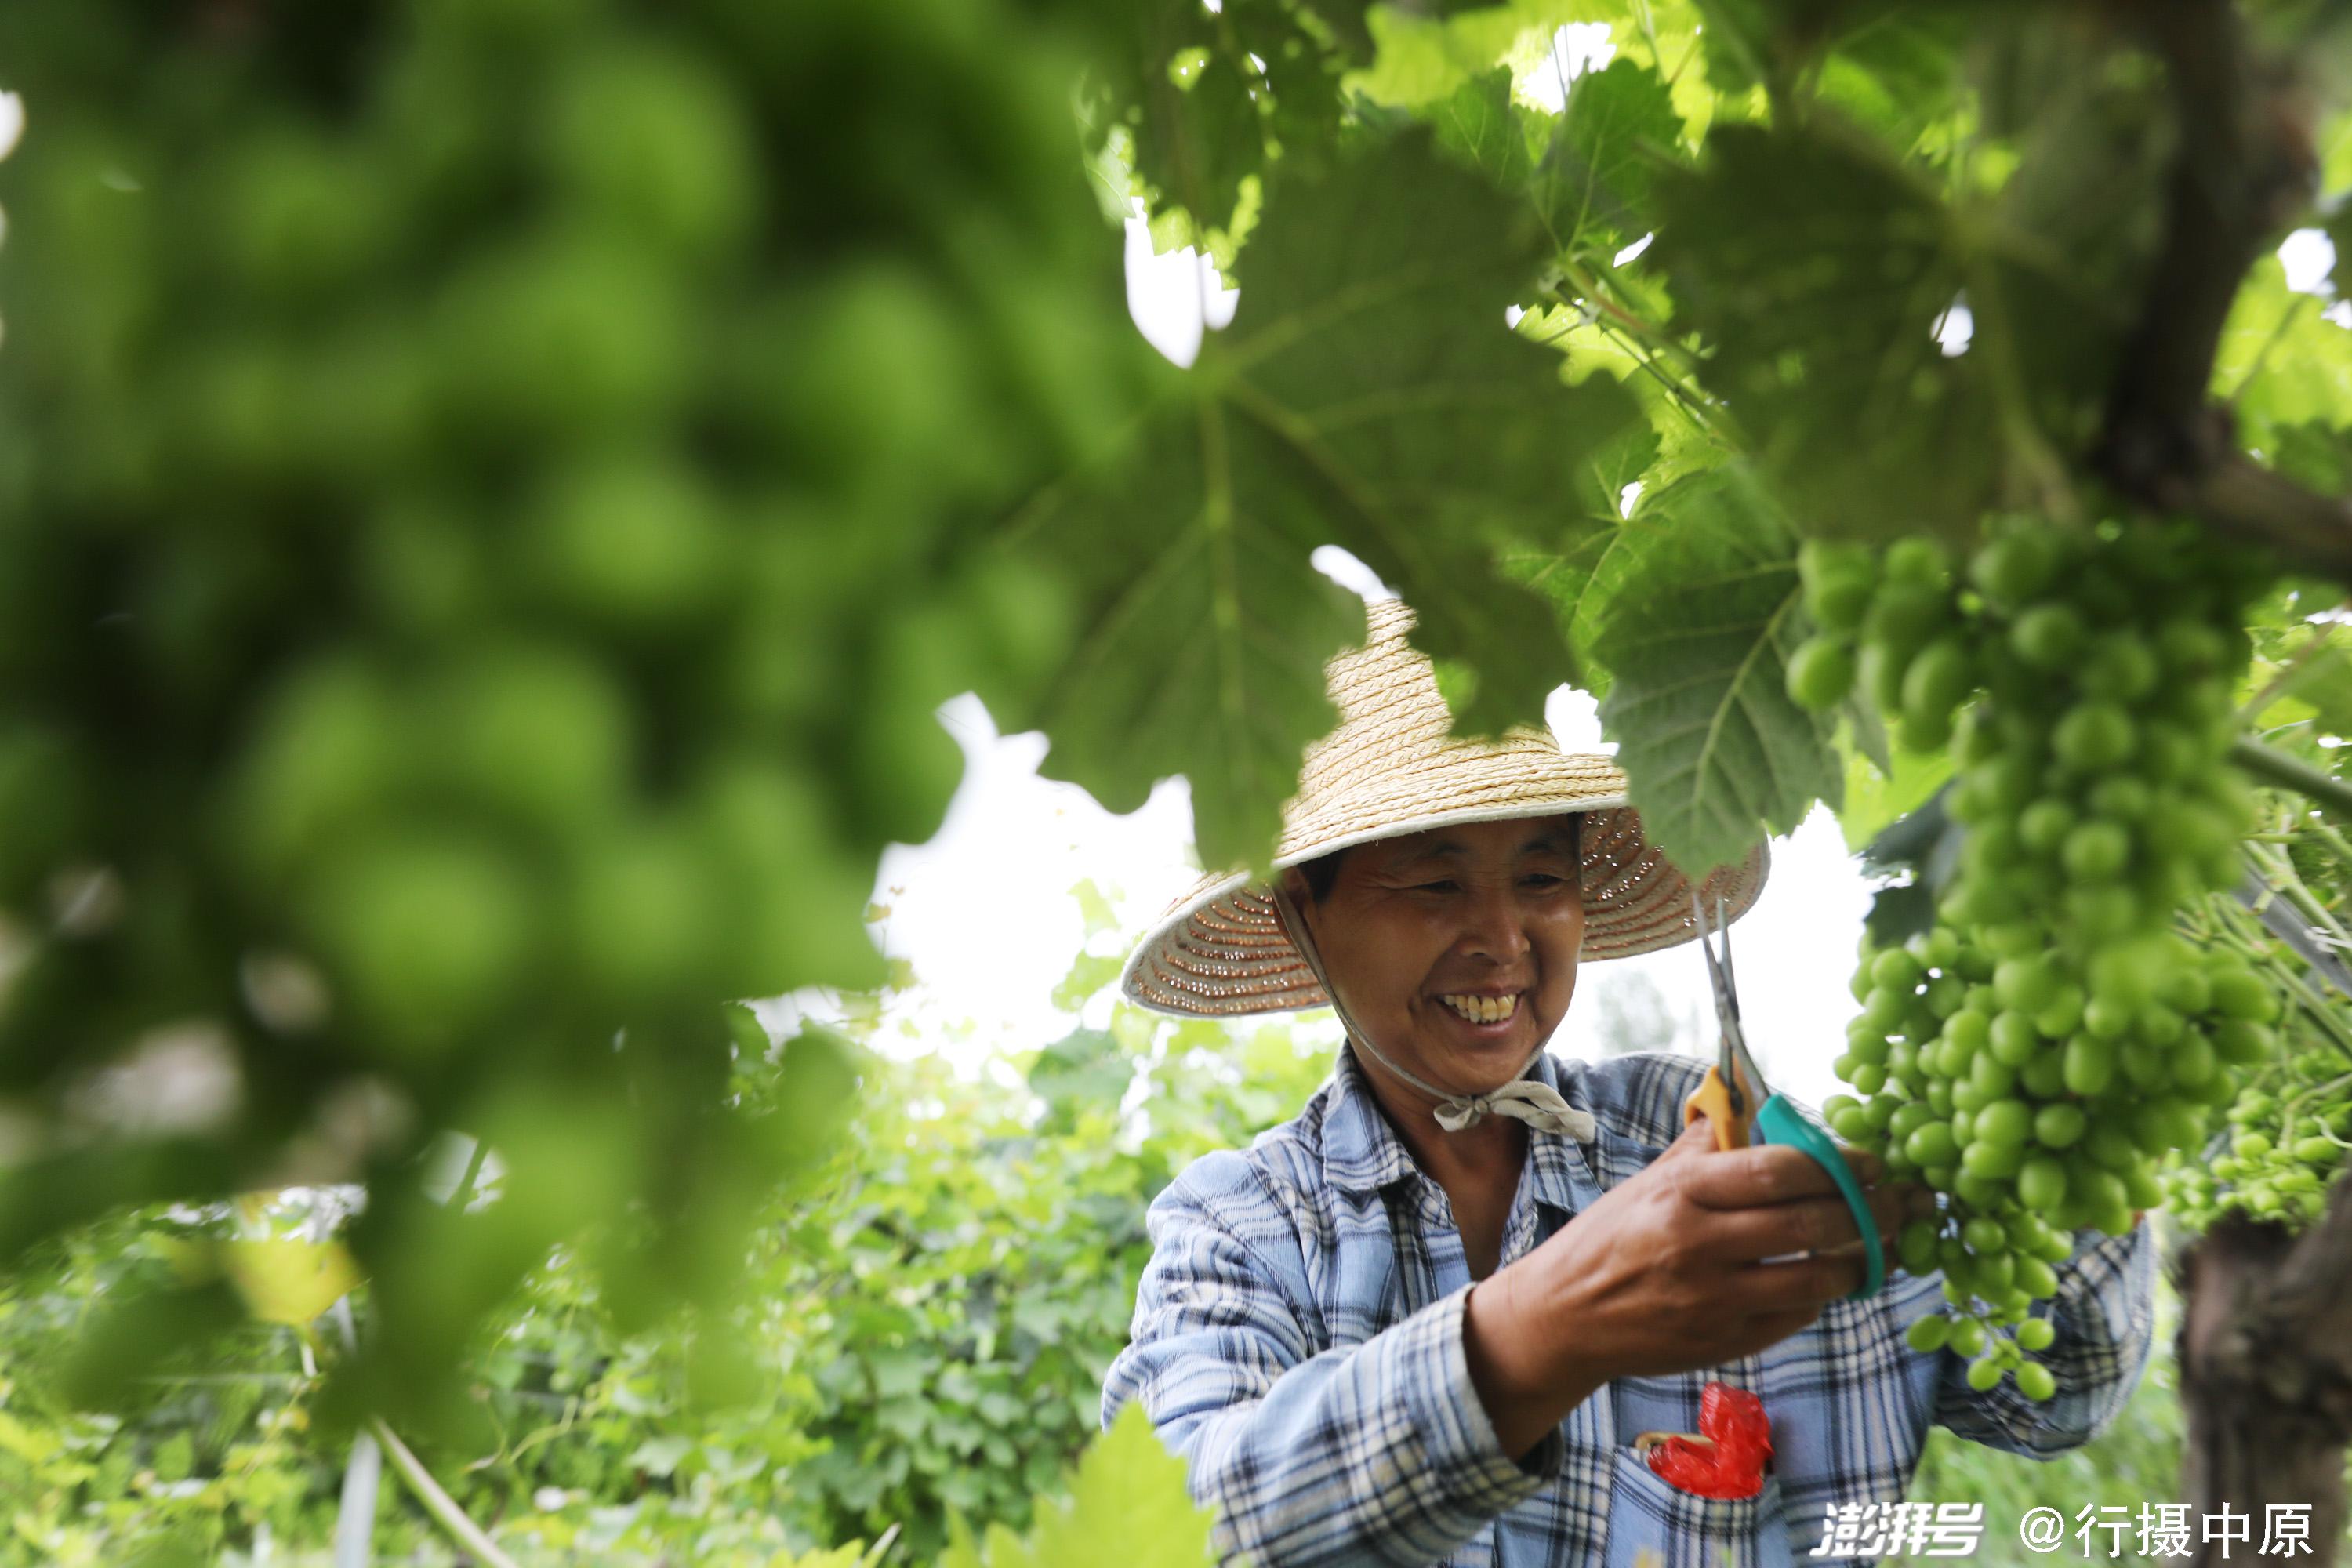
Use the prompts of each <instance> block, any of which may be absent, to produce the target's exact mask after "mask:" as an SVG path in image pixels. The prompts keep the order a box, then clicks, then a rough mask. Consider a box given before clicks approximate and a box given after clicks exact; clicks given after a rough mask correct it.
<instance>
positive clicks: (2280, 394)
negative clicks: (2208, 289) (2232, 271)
mask: <svg viewBox="0 0 2352 1568" xmlns="http://www.w3.org/2000/svg"><path fill="white" fill-rule="evenodd" d="M2326 308H2327V301H2326V300H2320V299H2316V298H2314V297H2313V296H2312V295H2309V294H2298V293H2296V292H2294V290H2292V289H2289V288H2288V287H2287V286H2286V269H2285V268H2284V266H2283V265H2282V264H2281V263H2280V261H2279V259H2278V258H2277V257H2275V256H2265V257H2263V258H2262V259H2261V260H2260V261H2257V262H2256V263H2255V264H2254V265H2253V266H2252V268H2249V269H2248V270H2247V273H2246V279H2245V281H2244V282H2243V283H2242V284H2241V285H2240V286H2239V289H2238V297H2237V299H2236V300H2235V301H2233V302H2232V304H2231V308H2230V317H2229V320H2228V321H2227V322H2226V323H2225V324H2224V325H2223V327H2222V329H2221V342H2219V343H2218V344H2217V345H2216V347H2215V352H2214V355H2213V392H2214V395H2216V396H2218V397H2221V398H2224V399H2227V400H2228V401H2229V402H2230V404H2231V406H2232V407H2234V408H2235V409H2236V411H2237V415H2238V420H2239V434H2240V436H2241V437H2242V438H2244V439H2245V440H2246V441H2247V442H2249V443H2250V444H2252V445H2253V446H2255V447H2260V448H2263V449H2264V450H2266V451H2269V450H2273V449H2274V448H2277V447H2280V446H2282V445H2284V442H2285V441H2286V440H2287V439H2289V438H2290V437H2287V435H2286V431H2287V429H2288V428H2289V427H2291V426H2303V425H2308V426H2318V427H2334V428H2336V429H2342V428H2344V427H2345V426H2352V331H2347V330H2346V329H2345V328H2344V327H2342V326H2339V325H2338V324H2337V323H2336V322H2335V321H2330V320H2328V319H2327V318H2326V315H2325V314H2324V313H2323V312H2324V311H2325V310H2326Z"/></svg>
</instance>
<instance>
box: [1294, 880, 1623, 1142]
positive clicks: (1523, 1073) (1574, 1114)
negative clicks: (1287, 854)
mask: <svg viewBox="0 0 2352 1568" xmlns="http://www.w3.org/2000/svg"><path fill="white" fill-rule="evenodd" d="M1274 907H1275V910H1276V913H1277V914H1278V915H1279V916H1280V917H1281V920H1282V924H1283V929H1284V930H1285V931H1288V932H1289V933H1290V941H1291V944H1292V945H1293V946H1295V947H1297V949H1298V952H1299V954H1300V956H1301V957H1303V958H1305V959H1306V960H1307V968H1308V969H1310V970H1312V971H1313V972H1314V973H1315V978H1316V980H1317V981H1318V983H1319V984H1321V985H1322V987H1323V994H1325V995H1326V996H1328V997H1329V998H1330V999H1331V1010H1332V1011H1333V1012H1334V1013H1337V1014H1338V1015H1339V1024H1340V1026H1341V1027H1343V1028H1345V1029H1346V1030H1347V1031H1348V1038H1349V1040H1351V1041H1353V1042H1354V1043H1355V1044H1357V1045H1359V1046H1360V1047H1363V1048H1364V1049H1365V1050H1368V1051H1370V1052H1371V1053H1372V1058H1373V1059H1374V1060H1375V1061H1378V1062H1379V1063H1380V1064H1381V1066H1382V1067H1384V1068H1388V1069H1389V1071H1391V1072H1392V1073H1394V1074H1396V1075H1397V1077H1399V1078H1401V1079H1403V1080H1404V1081H1405V1082H1407V1083H1409V1084H1411V1085H1412V1087H1413V1088H1415V1089H1419V1090H1421V1092H1422V1093H1423V1094H1425V1095H1428V1096H1429V1097H1430V1098H1432V1099H1433V1100H1436V1101H1437V1102H1438V1104H1437V1109H1436V1111H1435V1112H1434V1114H1435V1115H1436V1117H1437V1124H1438V1125H1439V1126H1440V1127H1443V1128H1444V1129H1445V1131H1448V1132H1459V1131H1462V1130H1463V1129H1464V1128H1465V1127H1475V1126H1476V1125H1478V1123H1479V1122H1481V1121H1485V1120H1486V1118H1487V1117H1488V1116H1489V1115H1495V1116H1509V1117H1513V1118H1516V1119H1517V1120H1518V1121H1524V1122H1526V1123H1527V1124H1528V1126H1529V1127H1532V1128H1534V1129H1535V1130H1536V1131H1538V1132H1554V1133H1558V1134H1559V1136H1561V1137H1563V1138H1573V1139H1575V1140H1576V1141H1577V1142H1580V1143H1590V1142H1592V1140H1593V1137H1594V1134H1595V1131H1596V1129H1595V1127H1594V1123H1593V1121H1592V1113H1591V1111H1589V1110H1578V1109H1576V1107H1574V1106H1572V1105H1570V1104H1569V1102H1568V1101H1567V1100H1564V1099H1562V1098H1561V1096H1560V1092H1559V1090H1558V1089H1554V1088H1552V1086H1551V1085H1549V1084H1548V1083H1545V1082H1543V1081H1541V1080H1540V1079H1531V1078H1529V1077H1528V1076H1527V1072H1528V1068H1531V1067H1533V1066H1535V1065H1536V1058H1538V1057H1540V1056H1542V1055H1543V1049H1544V1047H1543V1042H1542V1041H1538V1042H1537V1043H1536V1048H1535V1051H1534V1053H1533V1054H1532V1055H1530V1056H1529V1057H1528V1059H1527V1060H1526V1061H1524V1062H1521V1063H1520V1064H1519V1070H1518V1071H1517V1072H1516V1073H1514V1074H1512V1075H1511V1081H1510V1082H1508V1083H1507V1084H1504V1085H1503V1086H1502V1087H1501V1088H1499V1089H1491V1090H1489V1091H1488V1092H1486V1093H1485V1094H1455V1093H1454V1091H1453V1090H1451V1089H1440V1088H1438V1087H1437V1086H1436V1085H1435V1084H1433V1083H1424V1082H1423V1081H1422V1080H1421V1079H1418V1078H1415V1077H1414V1076H1413V1075H1412V1074H1411V1073H1409V1072H1407V1071H1405V1070H1404V1068H1401V1067H1399V1066H1397V1064H1396V1063H1394V1062H1392V1061H1391V1060H1389V1058H1387V1057H1385V1056H1383V1055H1381V1050H1380V1047H1377V1046H1375V1045H1373V1044H1372V1042H1371V1039H1370V1037H1369V1036H1367V1035H1366V1034H1365V1033H1364V1032H1363V1031H1362V1030H1361V1029H1359V1028H1357V1027H1356V1024H1355V1020H1354V1019H1352V1018H1350V1017H1349V1016H1348V1009H1347V1007H1346V1005H1344V1004H1342V1003H1341V1002H1340V1000H1339V991H1338V989H1337V988H1336V987H1334V986H1333V985H1332V984H1331V977H1330V976H1329V975H1328V974H1327V973H1324V970H1323V959H1322V955H1321V954H1319V953H1318V952H1316V951H1315V939H1314V938H1313V937H1311V936H1309V935H1308V934H1307V921H1305V920H1304V919H1303V918H1301V917H1300V915H1299V913H1298V909H1297V905H1295V904H1293V903H1292V902H1291V900H1290V895H1289V894H1287V893H1286V892H1284V891H1283V890H1282V885H1281V882H1280V881H1279V880H1278V879H1277V880H1276V883H1275V885H1274Z"/></svg>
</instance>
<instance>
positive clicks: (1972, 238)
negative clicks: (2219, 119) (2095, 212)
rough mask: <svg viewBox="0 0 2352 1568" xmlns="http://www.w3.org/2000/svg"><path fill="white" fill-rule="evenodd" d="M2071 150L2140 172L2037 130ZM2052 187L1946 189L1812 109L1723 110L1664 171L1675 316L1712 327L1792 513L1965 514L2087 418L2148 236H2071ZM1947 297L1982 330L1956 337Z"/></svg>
mask: <svg viewBox="0 0 2352 1568" xmlns="http://www.w3.org/2000/svg"><path fill="white" fill-rule="evenodd" d="M2068 150H2073V151H2075V152H2078V153H2081V154H2082V157H2081V159H2080V161H2081V162H2083V163H2085V164H2087V165H2088V171H2089V174H2091V175H2105V176H2108V177H2110V179H2111V183H2115V184H2132V185H2133V186H2134V188H2136V182H2137V181H2138V180H2139V179H2140V178H2142V177H2143V176H2144V174H2145V173H2146V164H2145V161H2144V156H2143V155H2144V153H2145V149H2144V148H2141V147H2139V146H2137V144H2129V145H2125V144H2118V145H2116V146H2115V147H2112V148H2105V149H2104V150H2101V149H2098V148H2097V147H2096V145H2095V143H2094V142H2091V141H2090V140H2089V139H2088V136H2087V133H2085V134H2084V136H2082V137H2077V138H2070V139H2064V140H2063V141H2061V142H2058V143H2055V144H2053V146H2052V147H2050V148H2042V149H2037V152H2038V153H2040V154H2041V155H2043V156H2058V155H2061V154H2063V153H2065V152H2067V151H2068ZM2094 153H2096V155H2095V156H2094V155H2093V154H2094ZM2081 184H2084V180H2082V179H2074V180H2070V181H2069V182H2068V184H2067V189H2068V190H2070V191H2075V190H2077V188H2078V187H2079V186H2080V185H2081ZM2053 196H2054V193H2053V191H2052V190H2050V189H2049V188H2048V185H2047V183H2046V182H2041V181H2033V182H2028V181H2023V180H2021V181H2018V182H2014V183H2013V189H2012V190H2011V191H2010V192H2006V193H2004V195H2003V196H2002V198H2001V200H2000V202H1999V203H1998V204H1994V205H1986V206H1983V207H1980V208H1979V207H1969V206H1963V207H1960V208H1957V209H1956V208H1954V207H1951V206H1948V205H1947V203H1946V201H1945V199H1944V196H1943V195H1942V194H1941V193H1940V192H1939V191H1937V189H1936V188H1934V187H1933V186H1932V185H1930V184H1928V183H1927V181H1926V180H1925V179H1924V178H1923V177H1922V176H1921V175H1920V174H1917V173H1916V171H1914V170H1911V169H1908V168H1906V167H1905V166H1903V165H1902V164H1900V163H1896V162H1895V160H1894V159H1892V158H1891V157H1889V156H1887V155H1886V153H1885V151H1884V149H1882V148H1880V147H1877V146H1875V145H1874V144H1872V143H1870V142H1867V141H1866V140H1864V138H1862V137H1861V136H1859V135H1857V134H1854V133H1853V132H1848V131H1844V130H1842V129H1840V128H1838V127H1836V126H1835V125H1833V124H1832V123H1831V122H1829V121H1827V119H1826V117H1824V118H1822V119H1820V120H1817V121H1813V122H1811V123H1809V124H1807V125H1805V126H1803V127H1800V128H1795V129H1789V130H1765V129H1762V128H1759V127H1756V126H1748V125H1729V126H1718V127H1717V128H1716V129H1715V131H1714V132H1712V133H1711V134H1710V136H1709V138H1708V142H1707V156H1706V159H1705V160H1704V161H1703V163H1702V164H1701V166H1700V167H1699V169H1698V170H1697V171H1696V172H1695V173H1693V174H1677V175H1667V176H1662V179H1661V184H1660V185H1659V190H1658V197H1659V205H1660V207H1661V209H1662V218H1663V221H1662V224H1661V226H1660V228H1659V231H1658V241H1657V245H1656V252H1657V254H1658V255H1659V256H1660V258H1662V259H1663V260H1664V263H1665V266H1666V268H1667V270H1668V272H1669V274H1670V275H1671V277H1672V279H1673V282H1674V289H1675V300H1676V304H1677V308H1678V315H1677V321H1678V323H1679V324H1680V325H1682V326H1684V327H1686V328H1691V329H1695V330H1696V331H1699V332H1700V333H1702V334H1703V335H1704V336H1705V338H1706V341H1707V342H1709V343H1710V344H1711V345H1712V346H1713V350H1714V353H1713V357H1712V358H1711V360H1710V361H1709V363H1708V365H1707V369H1706V377H1707V381H1708V384H1709V385H1710V387H1711V388H1712V389H1713V390H1714V391H1715V392H1716V394H1717V395H1718V396H1719V397H1721V398H1722V399H1723V401H1724V402H1725V403H1726V404H1727V405H1729V406H1730V407H1731V409H1732V410H1733V411H1734V412H1735V413H1736V414H1737V415H1738V417H1739V420H1740V422H1741V424H1742V425H1743V426H1745V427H1746V428H1747V430H1748V432H1749V433H1750V434H1751V436H1752V437H1753V439H1754V447H1755V455H1756V457H1757V459H1758V462H1759V468H1761V470H1762V471H1763V472H1764V473H1765V475H1766V476H1768V477H1769V479H1770V480H1771V481H1772V483H1773V485H1774V487H1775V489H1776V490H1777V491H1778V493H1779V495H1780V499H1781V500H1782V501H1783V503H1784V504H1785V505H1786V506H1787V507H1788V508H1789V510H1790V513H1791V515H1792V516H1794V517H1795V518H1797V519H1798V521H1799V522H1800V525H1801V528H1802V529H1803V531H1806V532H1808V533H1813V532H1843V533H1852V534H1859V535H1864V536H1872V537H1885V536H1887V535H1890V534H1893V533H1898V532H1909V531H1918V530H1920V529H1921V528H1923V527H1926V528H1930V529H1938V528H1940V529H1945V530H1948V531H1952V532H1955V533H1967V532H1969V531H1972V530H1973V529H1974V527H1975V524H1976V521H1977V519H1978V517H1979V514H1980V513H1981V512H1982V511H1983V510H1984V509H1985V508H1986V507H1987V506H1989V505H1992V504H1995V503H1997V502H2011V503H2019V504H2023V503H2030V502H2032V501H2035V500H2040V499H2042V497H2043V496H2044V494H2045V493H2046V492H2045V487H2046V486H2047V485H2048V484H2049V483H2051V482H2053V479H2054V475H2055V471H2056V465H2057V464H2058V463H2059V462H2060V461H2061V460H2062V455H2063V454H2068V453H2071V452H2072V451H2074V450H2076V449H2079V447H2080V446H2081V445H2082V444H2083V443H2084V441H2085V440H2087V438H2088V437H2089V436H2090V434H2091V433H2092V430H2093V428H2094V426H2095V415H2096V405H2097V403H2098V400H2099V396H2100V394H2101V393H2102V391H2103V390H2104V388H2105V384H2106V381H2107V377H2108V371H2107V367H2108V365H2109V364H2110V363H2112V354H2113V352H2114V348H2115V344H2116V333H2117V329H2118V328H2119V326H2120V324H2121V323H2122V321H2123V320H2124V319H2125V317H2126V316H2127V314H2128V310H2127V304H2126V305H2125V306H2124V308H2122V309H2119V308H2118V307H2119V301H2122V302H2127V301H2128V300H2130V299H2131V298H2133V297H2135V293H2136V289H2137V281H2136V279H2137V271H2136V268H2137V267H2138V266H2139V265H2140V264H2141V263H2142V261H2143V260H2144V255H2145V249H2144V247H2143V246H2141V245H2140V244H2139V243H2138V242H2137V238H2136V237H2133V236H2116V237H2113V240H2112V243H2106V244H2103V245H2101V246H2099V247H2095V250H2093V251H2086V250H2069V249H2067V248H2065V247H2064V245H2063V242H2062V241H2061V240H2060V237H2059V231H2060V230H2061V228H2062V227H2064V226H2068V225H2070V224H2074V223H2079V222H2081V221H2082V217H2081V215H2082V213H2083V211H2084V208H2085V206H2086V205H2094V204H2090V203H2088V202H2086V201H2085V200H2084V199H2083V198H2081V197H2080V195H2075V196H2073V197H2070V198H2069V199H2067V200H2064V201H2060V200H2056V199H2053ZM2100 210H2104V208H2103V207H2102V208H2101V209H2100ZM2053 257H2055V258H2065V260H2066V262H2067V264H2066V265H2059V264H2058V263H2057V262H2056V261H2053ZM2094 263H2095V264H2094ZM1955 306H1965V307H1966V308H1967V309H1968V310H1969V311H1970V312H1971V313H1972V316H1973V320H1974V323H1975V335H1974V337H1973V339H1971V340H1969V342H1967V343H1965V344H1964V345H1963V344H1960V343H1958V342H1957V341H1956V342H1955V343H1954V344H1953V345H1950V347H1949V349H1948V346H1947V345H1946V344H1944V343H1941V342H1938V337H1937V330H1938V326H1939V323H1942V322H1944V321H1945V320H1946V317H1947V315H1948V312H1950V311H1952V310H1953V309H1954V308H1955Z"/></svg>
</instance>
